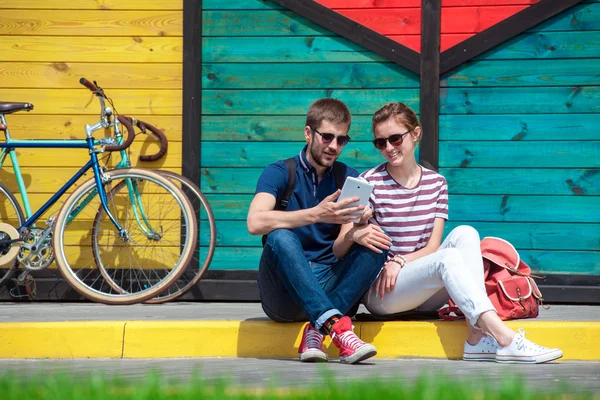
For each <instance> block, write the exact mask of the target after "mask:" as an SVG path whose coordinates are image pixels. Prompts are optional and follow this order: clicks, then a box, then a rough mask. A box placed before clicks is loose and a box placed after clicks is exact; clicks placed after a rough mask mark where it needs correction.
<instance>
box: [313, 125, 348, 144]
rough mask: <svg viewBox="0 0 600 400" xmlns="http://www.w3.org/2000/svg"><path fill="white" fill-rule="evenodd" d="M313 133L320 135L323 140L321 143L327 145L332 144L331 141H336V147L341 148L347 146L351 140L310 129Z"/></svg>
mask: <svg viewBox="0 0 600 400" xmlns="http://www.w3.org/2000/svg"><path fill="white" fill-rule="evenodd" d="M311 129H312V130H313V131H315V132H317V133H318V134H319V135H321V137H322V138H323V143H325V144H327V143H331V142H333V139H336V140H337V144H338V146H340V147H342V146H345V145H347V144H348V142H349V141H350V140H351V139H350V136H348V135H338V136H336V135H334V134H333V133H321V132H319V131H318V130H316V129H315V128H311Z"/></svg>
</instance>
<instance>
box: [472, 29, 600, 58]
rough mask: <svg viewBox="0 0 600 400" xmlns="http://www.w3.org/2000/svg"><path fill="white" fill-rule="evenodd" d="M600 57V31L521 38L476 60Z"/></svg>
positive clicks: (548, 33) (541, 34) (532, 35)
mask: <svg viewBox="0 0 600 400" xmlns="http://www.w3.org/2000/svg"><path fill="white" fill-rule="evenodd" d="M599 56H600V31H588V32H538V33H527V34H522V35H519V36H517V37H515V38H514V39H511V40H509V41H507V42H506V43H503V44H501V45H499V46H497V47H496V48H494V49H493V50H490V51H488V52H485V53H484V54H482V55H480V56H478V57H476V59H477V60H501V59H504V60H513V59H525V60H529V59H551V58H594V57H599Z"/></svg>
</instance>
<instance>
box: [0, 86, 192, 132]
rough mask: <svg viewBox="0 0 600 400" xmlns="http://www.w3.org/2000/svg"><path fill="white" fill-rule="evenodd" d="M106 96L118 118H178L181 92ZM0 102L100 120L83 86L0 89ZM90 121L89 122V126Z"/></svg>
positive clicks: (116, 92) (36, 111)
mask: <svg viewBox="0 0 600 400" xmlns="http://www.w3.org/2000/svg"><path fill="white" fill-rule="evenodd" d="M107 95H108V96H109V97H111V98H112V99H113V101H114V104H115V106H116V108H117V110H118V111H119V113H121V114H125V115H132V116H136V115H139V116H141V115H156V114H158V115H161V114H162V115H181V90H149V89H136V90H126V89H113V90H110V91H107ZM0 101H16V102H29V103H32V104H33V105H34V110H33V111H30V113H32V114H66V115H72V114H86V115H90V114H91V115H98V117H99V116H100V103H99V102H98V100H97V99H96V97H95V96H94V95H93V94H92V93H91V92H90V91H89V90H87V89H86V88H84V87H83V86H82V87H81V89H44V90H38V89H0ZM94 120H96V119H95V118H92V122H93V121H94ZM148 122H150V120H149V118H148ZM9 124H10V122H9ZM9 126H10V125H9Z"/></svg>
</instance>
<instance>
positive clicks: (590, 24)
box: [529, 4, 600, 32]
mask: <svg viewBox="0 0 600 400" xmlns="http://www.w3.org/2000/svg"><path fill="white" fill-rule="evenodd" d="M598 30H600V4H592V5H584V4H580V5H576V6H574V7H571V8H569V9H568V10H566V11H564V12H562V13H560V14H559V15H557V16H555V17H553V18H550V19H549V20H548V21H545V22H542V23H541V24H538V25H536V26H535V27H533V28H532V29H530V30H529V31H530V32H539V31H545V32H551V31H598Z"/></svg>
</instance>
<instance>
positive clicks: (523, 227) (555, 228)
mask: <svg viewBox="0 0 600 400" xmlns="http://www.w3.org/2000/svg"><path fill="white" fill-rule="evenodd" d="M459 225H470V226H472V227H474V228H475V229H477V231H478V232H479V235H480V236H481V237H482V238H483V237H484V236H497V237H501V238H504V239H506V240H508V241H510V242H511V243H512V244H513V245H514V246H516V247H518V248H521V249H532V250H596V251H600V224H571V223H565V224H558V223H529V222H527V223H524V222H520V223H518V222H514V223H510V222H479V221H472V222H453V221H448V222H447V223H446V225H445V230H444V234H445V235H447V234H448V233H449V232H450V231H451V230H452V229H454V228H455V227H457V226H459ZM216 226H217V246H224V247H252V246H258V247H260V246H261V237H260V236H252V235H250V234H249V233H248V230H247V227H246V221H245V220H217V222H216ZM208 230H209V227H208V222H206V221H203V222H202V223H201V232H207V231H208ZM208 240H209V237H208V235H201V240H200V244H201V245H202V246H208Z"/></svg>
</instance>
